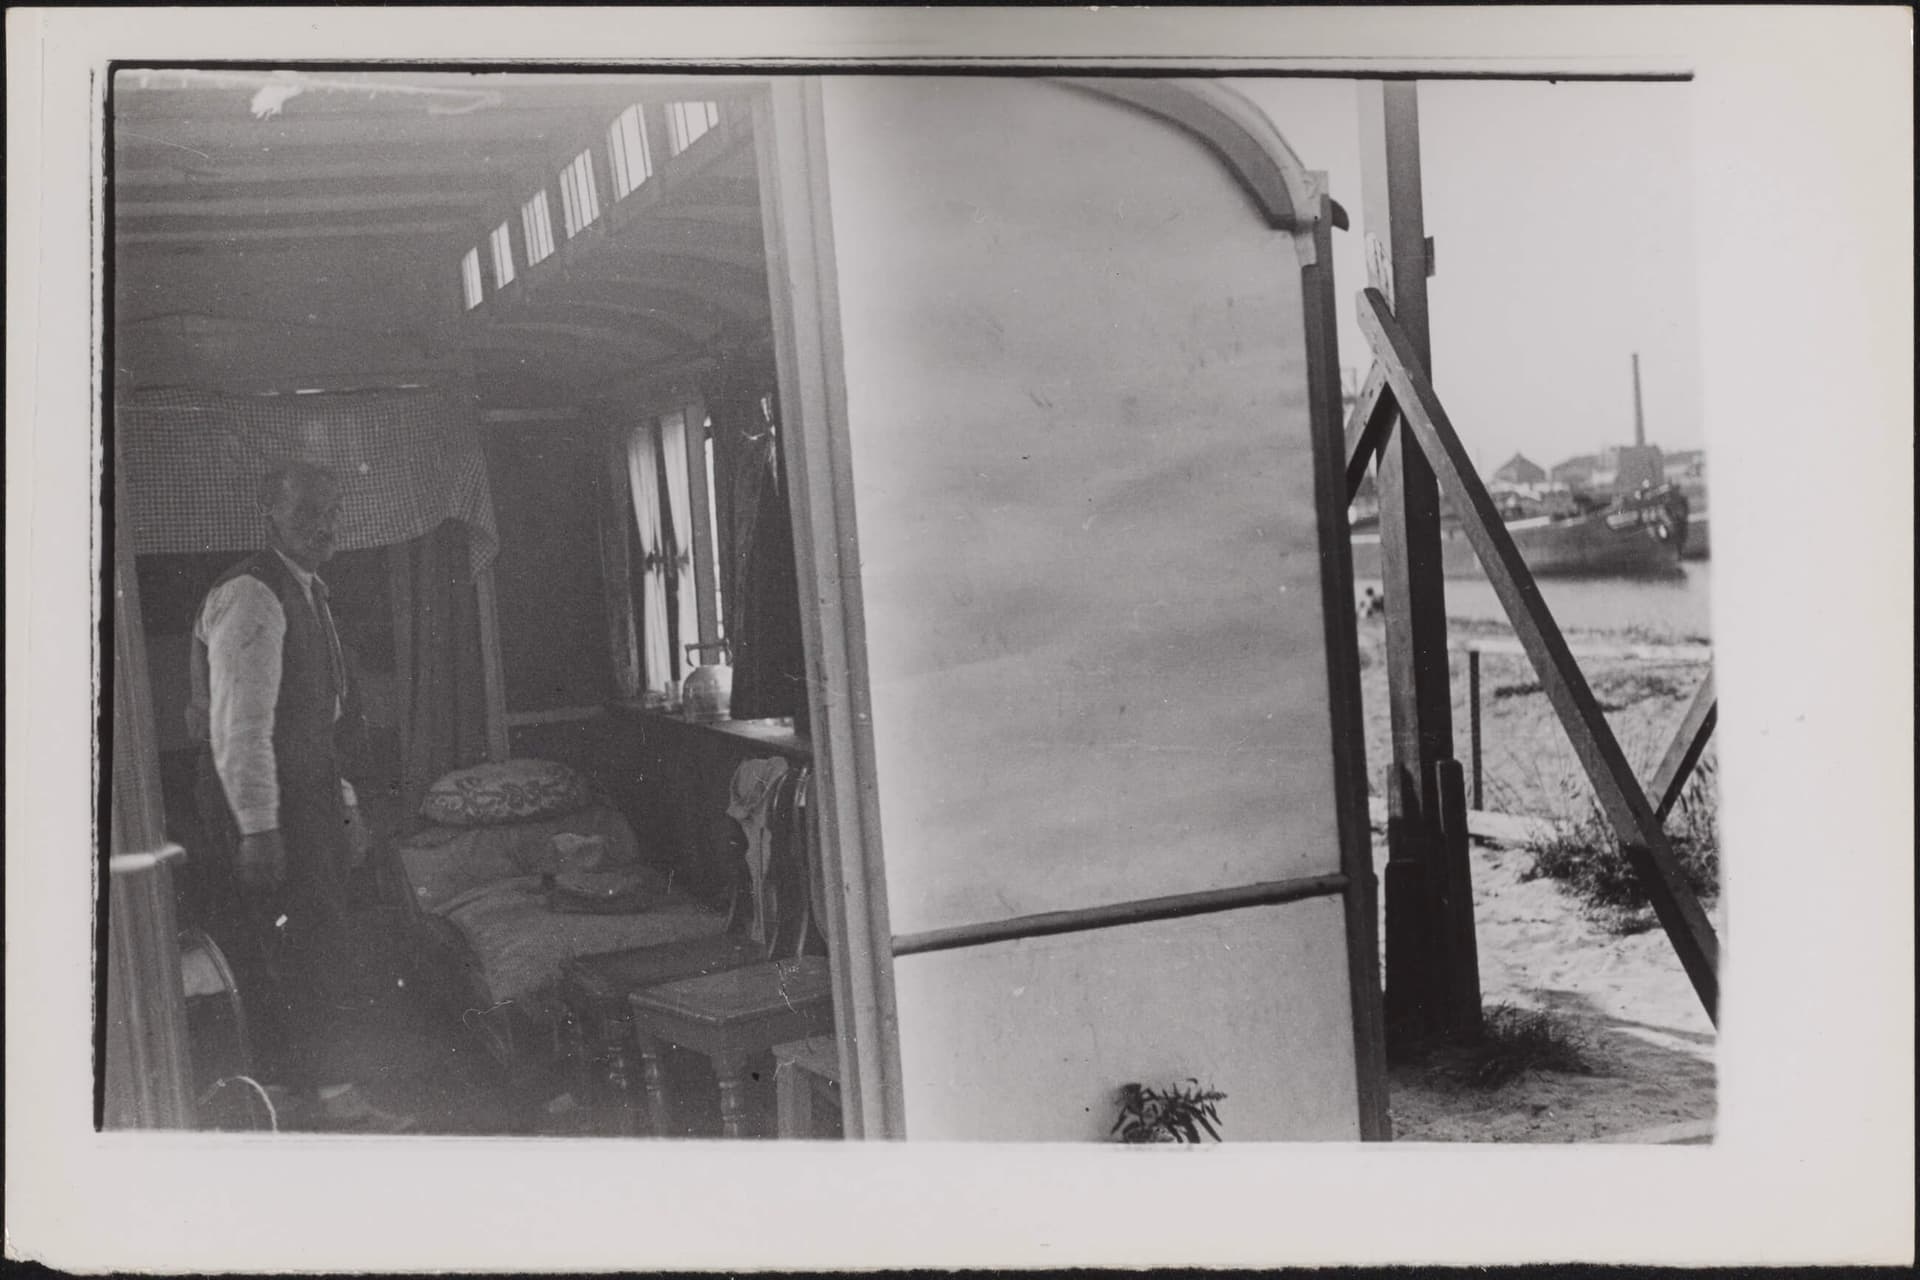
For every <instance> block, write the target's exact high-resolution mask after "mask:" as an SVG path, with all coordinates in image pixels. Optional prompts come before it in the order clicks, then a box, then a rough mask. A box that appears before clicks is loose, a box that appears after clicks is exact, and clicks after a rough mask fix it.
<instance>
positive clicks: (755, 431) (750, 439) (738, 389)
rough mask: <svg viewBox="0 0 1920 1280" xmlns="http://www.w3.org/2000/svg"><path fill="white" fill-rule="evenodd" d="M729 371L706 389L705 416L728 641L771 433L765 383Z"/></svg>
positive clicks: (745, 373)
mask: <svg viewBox="0 0 1920 1280" xmlns="http://www.w3.org/2000/svg"><path fill="white" fill-rule="evenodd" d="M750 372H751V371H750V370H746V369H741V368H737V367H736V368H731V369H728V370H726V371H723V372H722V373H721V374H719V375H717V376H715V377H714V378H713V379H712V380H711V381H710V382H709V383H708V384H707V412H708V414H709V416H710V417H711V418H712V419H713V442H714V447H713V453H714V467H715V470H716V472H717V474H716V475H715V478H714V488H715V490H716V491H717V498H718V505H719V508H720V510H719V519H718V520H717V521H716V524H717V525H718V526H719V534H720V595H721V598H722V599H724V600H725V601H726V602H727V619H726V628H727V634H728V635H729V636H732V635H734V632H735V629H736V625H737V624H736V617H737V615H738V613H739V610H740V607H741V602H744V601H745V599H746V596H745V594H744V591H745V578H746V570H747V560H748V557H749V556H750V555H751V553H752V549H753V536H754V526H755V525H756V523H757V522H758V521H759V518H760V488H761V485H762V483H763V482H764V481H765V479H766V476H767V474H768V464H769V463H770V462H771V460H772V457H773V432H772V428H771V424H770V423H769V421H768V418H767V415H766V412H765V411H764V409H763V408H762V406H761V396H760V391H759V388H760V387H762V386H764V385H768V384H769V383H770V382H771V378H772V375H771V374H770V373H769V374H766V375H765V377H764V378H756V377H752V376H749V374H750Z"/></svg>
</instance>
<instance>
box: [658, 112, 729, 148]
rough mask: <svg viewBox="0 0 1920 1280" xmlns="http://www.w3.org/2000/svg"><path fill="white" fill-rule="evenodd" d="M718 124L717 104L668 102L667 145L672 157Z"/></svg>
mask: <svg viewBox="0 0 1920 1280" xmlns="http://www.w3.org/2000/svg"><path fill="white" fill-rule="evenodd" d="M719 123H720V104H719V103H717V102H670V103H668V104H667V145H668V146H669V147H670V148H671V149H672V151H673V154H674V155H679V154H680V153H681V152H682V151H685V150H686V149H687V148H688V147H690V146H692V145H693V144H694V142H695V141H697V140H698V139H699V138H700V136H701V135H702V134H704V133H706V131H707V130H709V129H711V128H713V126H715V125H717V124H719Z"/></svg>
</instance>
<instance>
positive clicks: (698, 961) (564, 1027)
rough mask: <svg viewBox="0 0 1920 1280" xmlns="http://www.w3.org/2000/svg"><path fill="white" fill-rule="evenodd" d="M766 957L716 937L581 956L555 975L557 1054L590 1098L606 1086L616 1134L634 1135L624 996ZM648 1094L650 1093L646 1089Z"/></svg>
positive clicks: (740, 939)
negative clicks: (560, 1052)
mask: <svg viewBox="0 0 1920 1280" xmlns="http://www.w3.org/2000/svg"><path fill="white" fill-rule="evenodd" d="M765 955H766V952H765V949H764V948H762V947H761V946H760V945H759V944H758V943H756V942H754V941H753V940H752V939H750V938H747V937H745V936H743V935H741V934H734V933H722V934H715V935H714V936H712V937H710V938H696V939H692V940H690V941H687V942H674V943H668V944H666V945H664V946H658V947H640V948H637V949H635V950H633V951H615V952H611V953H609V954H607V955H601V956H586V957H583V958H580V959H576V960H571V961H568V962H567V964H566V965H565V966H564V967H563V968H562V969H561V973H560V984H559V989H558V998H559V1004H560V1006H561V1012H560V1034H561V1038H562V1041H563V1045H564V1052H565V1054H566V1056H567V1057H569V1058H571V1059H572V1060H573V1065H574V1075H575V1079H576V1081H577V1082H578V1084H579V1086H580V1088H581V1090H582V1092H583V1093H585V1094H586V1095H588V1096H592V1095H593V1094H594V1093H596V1092H598V1089H597V1087H596V1086H597V1085H598V1084H599V1083H600V1081H602V1080H604V1081H605V1083H606V1086H607V1091H608V1092H610V1093H611V1094H612V1100H613V1103H614V1106H615V1107H616V1108H617V1111H616V1113H615V1114H616V1124H617V1128H618V1132H619V1133H621V1134H623V1135H625V1134H631V1133H633V1131H634V1124H633V1120H634V1107H633V1105H632V1104H633V1079H632V1073H631V1071H630V1070H629V1066H628V1062H627V1046H628V1043H629V1040H628V1035H629V1031H628V1021H629V1019H630V1017H631V1013H630V1011H629V1010H628V1007H627V997H628V996H629V995H630V994H631V993H632V992H635V991H641V990H645V989H646V988H648V987H652V986H657V985H659V984H660V983H662V982H672V981H674V980H676V979H681V978H693V977H699V976H701V975H703V974H709V973H717V972H719V971H721V970H723V969H737V968H739V967H740V966H741V965H746V964H752V963H754V962H755V961H758V960H761V959H763V958H764V957H765ZM657 1065H658V1064H649V1066H648V1070H655V1069H657ZM596 1068H597V1069H598V1070H597V1072H596ZM648 1087H649V1089H651V1088H652V1087H653V1086H652V1084H651V1083H649V1086H648ZM653 1131H654V1133H655V1135H656V1136H661V1137H664V1136H665V1135H666V1130H664V1129H661V1128H660V1127H658V1126H657V1125H656V1126H655V1127H654V1130H653Z"/></svg>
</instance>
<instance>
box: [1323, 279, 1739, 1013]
mask: <svg viewBox="0 0 1920 1280" xmlns="http://www.w3.org/2000/svg"><path fill="white" fill-rule="evenodd" d="M1359 319H1360V328H1361V331H1362V332H1364V333H1365V334H1366V336H1367V341H1368V342H1369V343H1370V344H1371V345H1372V347H1373V351H1374V358H1375V360H1376V362H1377V364H1378V366H1379V367H1381V368H1383V369H1384V370H1385V371H1386V375H1387V382H1388V385H1389V386H1390V387H1391V389H1392V391H1393V397H1394V399H1395V400H1396V401H1397V402H1398V407H1399V410H1400V416H1401V418H1402V419H1403V420H1404V423H1405V429H1406V430H1408V431H1411V432H1412V433H1413V436H1414V439H1415V440H1416V441H1418V443H1419V445H1420V451H1421V452H1422V453H1423V454H1425V455H1426V458H1427V462H1428V464H1429V465H1430V466H1431V467H1432V468H1433V474H1434V478H1435V479H1436V480H1437V481H1438V482H1439V484H1440V492H1441V493H1442V494H1443V495H1444V496H1445V498H1446V500H1447V502H1448V504H1449V505H1451V506H1452V508H1453V510H1454V511H1455V512H1456V513H1457V514H1458V516H1459V517H1460V520H1461V523H1462V526H1463V529H1464V531H1465V533H1466V535H1467V539H1468V541H1469V542H1470V543H1471V544H1472V546H1473V550H1474V553H1475V554H1476V555H1478V556H1479V557H1480V566H1481V568H1482V569H1484V570H1485V571H1486V574H1487V578H1488V580H1489V581H1490V582H1491V583H1492V584H1493V589H1494V594H1495V595H1497V596H1498V597H1499V598H1500V603H1501V605H1502V606H1503V607H1504V608H1505V609H1506V613H1507V617H1508V619H1509V621H1510V622H1511V623H1512V624H1513V629H1514V633H1515V634H1516V635H1517V636H1518V637H1519V640H1520V644H1521V647H1522V648H1523V649H1525V650H1526V653H1527V657H1528V658H1529V659H1530V660H1531V661H1532V663H1533V669H1534V672H1535V674H1536V675H1537V677H1538V678H1539V681H1540V685H1541V688H1542V689H1544V690H1545V691H1546V694H1547V697H1548V700H1549V701H1551V702H1552V704H1553V708H1554V711H1555V712H1556V713H1557V714H1558V715H1559V717H1560V723H1561V725H1562V726H1563V727H1564V728H1565V729H1566V731H1567V736H1568V738H1569V739H1571V741H1572V743H1573V749H1574V752H1575V754H1577V755H1578V756H1579V757H1580V763H1581V766H1582V767H1583V768H1584V769H1585V770H1586V774H1587V779H1588V781H1589V782H1591V783H1592V785H1593V790H1594V794H1595V795H1596V796H1597V797H1598V798H1599V801H1600V806H1601V809H1602V810H1603V811H1604V812H1605V813H1606V815H1607V820H1608V822H1609V823H1610V824H1611V825H1612V827H1613V829H1614V833H1615V835H1616V836H1617V838H1618V839H1619V841H1620V843H1621V845H1622V847H1623V848H1624V849H1625V850H1626V851H1627V856H1628V861H1629V862H1630V863H1631V864H1632V866H1633V868H1634V871H1635V873H1636V875H1637V877H1638V878H1639V880H1640V883H1641V887H1642V888H1644V889H1645V890H1646V893H1647V897H1648V898H1649V899H1651V900H1652V902H1653V909H1654V913H1655V914H1656V915H1657V916H1658V917H1659V919H1660V924H1661V927H1662V928H1664V929H1665V930H1666V933H1667V938H1668V940H1669V941H1671V942H1672V944H1673V949H1674V951H1675V952H1676V953H1677V954H1678V955H1679V957H1680V964H1681V966H1682V967H1683V968H1684V969H1685V970H1686V972H1687V977H1688V978H1689V979H1690V980H1691V981H1692V982H1693V989H1694V991H1695V993H1696V994H1698V995H1699V997H1700V1002H1701V1004H1703V1005H1704V1006H1706V1010H1707V1017H1708V1018H1710V1019H1713V1020H1714V1022H1715V1024H1716V1025H1718V1021H1719V1003H1720V979H1719V960H1720V940H1719V938H1718V937H1717V936H1716V935H1715V934H1714V931H1713V925H1712V924H1711V923H1710V922H1709V921H1708V920H1707V915H1706V912H1705V911H1703V910H1702V909H1701V907H1700V903H1699V900H1698V899H1696V898H1695V897H1694V895H1693V891H1692V889H1690V888H1689V887H1688V886H1687V882H1686V878H1685V877H1684V876H1683V875H1682V874H1681V871H1680V867H1679V864H1678V862H1677V861H1676V860H1675V858H1674V856H1673V849H1672V847H1671V846H1670V845H1669V844H1668V843H1667V836H1666V832H1665V830H1664V829H1663V827H1662V826H1661V822H1660V819H1659V817H1658V816H1657V815H1656V814H1655V812H1654V809H1653V806H1652V805H1651V804H1649V803H1648V802H1647V797H1646V793H1645V792H1644V791H1642V790H1641V788H1640V782H1639V779H1637V778H1636V777H1635V776H1634V773H1633V768H1632V766H1630V765H1629V764H1628V763H1627V758H1626V755H1625V754H1624V753H1623V752H1622V751H1621V750H1620V744H1619V742H1617V741H1616V740H1615V739H1614V736H1613V730H1612V729H1611V728H1610V727H1609V726H1608V725H1607V721H1606V717H1605V716H1604V715H1603V714H1601V711H1600V706H1599V704H1598V703H1597V702H1596V701H1595V700H1594V697H1593V690H1592V689H1590V688H1589V687H1588V686H1587V681H1586V677H1585V676H1584V675H1582V674H1581V671H1580V666H1579V664H1578V663H1577V662H1575V661H1574V658H1573V654H1572V653H1571V652H1569V651H1568V649H1567V642H1566V638H1565V637H1564V636H1562V635H1561V634H1560V627H1559V624H1557V623H1556V622H1554V620H1553V614H1552V613H1551V612H1550V611H1549V610H1548V609H1547V606H1546V602H1545V601H1544V600H1543V599H1542V598H1541V596H1540V588H1539V586H1538V585H1537V584H1536V583H1535V582H1534V580H1533V574H1532V573H1531V572H1530V571H1529V570H1528V569H1527V566H1526V562H1525V561H1524V560H1522V559H1521V557H1520V552H1519V549H1518V548H1516V547H1515V546H1514V544H1513V537H1512V535H1511V534H1509V533H1508V532H1507V529H1506V525H1505V523H1504V522H1503V521H1502V520H1501V519H1500V513H1499V512H1498V511H1497V510H1496V509H1495V508H1494V505H1493V499H1492V498H1491V497H1490V496H1488V494H1487V490H1486V486H1485V485H1483V484H1482V483H1481V482H1480V477H1479V476H1478V475H1477V474H1475V472H1474V470H1473V463H1472V460H1471V459H1470V458H1469V457H1468V455H1467V450H1466V447H1465V446H1464V445H1463V444H1461V442H1460V437H1459V435H1458V434H1457V433H1456V432H1455V431H1454V429H1453V424H1452V423H1451V422H1450V421H1449V420H1448V419H1447V414H1446V410H1445V409H1444V408H1442V407H1441V404H1440V398H1439V396H1438V395H1436V394H1435V393H1434V390H1433V386H1432V384H1431V383H1430V382H1428V381H1427V376H1426V371H1425V370H1424V369H1423V368H1422V367H1421V365H1420V361H1419V360H1418V358H1417V357H1416V356H1415V355H1414V353H1413V349H1412V346H1411V344H1410V343H1409V342H1408V339H1407V336H1406V334H1405V333H1404V332H1402V331H1401V329H1400V327H1399V326H1398V325H1397V324H1396V323H1395V322H1394V318H1393V312H1392V311H1391V310H1390V309H1389V308H1388V306H1387V302H1386V299H1385V298H1384V297H1382V296H1381V294H1380V292H1379V291H1378V290H1375V289H1367V290H1365V291H1363V292H1362V293H1361V295H1360V315H1359Z"/></svg>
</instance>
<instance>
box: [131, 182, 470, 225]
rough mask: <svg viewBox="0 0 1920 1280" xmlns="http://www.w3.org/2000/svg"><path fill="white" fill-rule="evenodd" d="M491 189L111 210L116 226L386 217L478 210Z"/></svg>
mask: <svg viewBox="0 0 1920 1280" xmlns="http://www.w3.org/2000/svg"><path fill="white" fill-rule="evenodd" d="M492 197H493V193H492V191H491V190H481V191H476V190H473V189H472V188H471V187H462V186H459V185H456V184H448V185H447V186H444V187H436V188H434V189H433V190H430V191H389V192H384V193H382V194H378V195H358V194H344V193H343V194H338V195H327V196H265V195H262V196H233V197H226V198H210V197H205V196H201V197H195V198H189V199H184V200H156V199H133V200H127V199H123V200H119V201H116V202H115V204H114V206H113V216H114V219H115V221H116V225H118V224H119V220H120V219H124V218H180V217H186V218H213V219H218V218H262V217H287V218H310V217H314V216H317V215H321V214H328V213H388V212H391V211H393V210H396V209H442V208H446V207H448V206H479V205H484V204H486V203H487V202H488V201H489V200H490V199H492Z"/></svg>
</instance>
